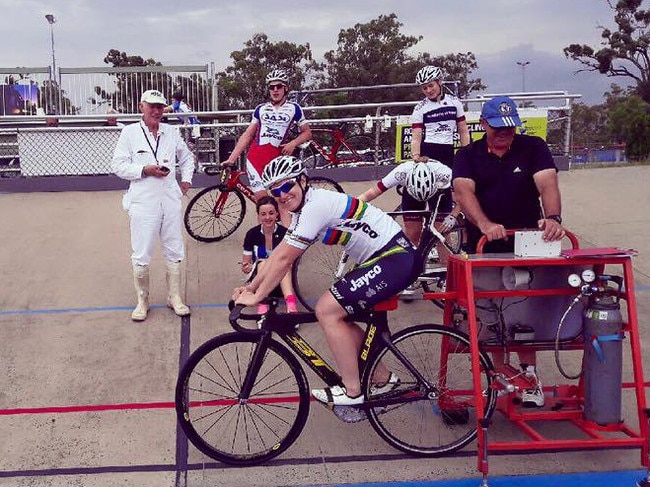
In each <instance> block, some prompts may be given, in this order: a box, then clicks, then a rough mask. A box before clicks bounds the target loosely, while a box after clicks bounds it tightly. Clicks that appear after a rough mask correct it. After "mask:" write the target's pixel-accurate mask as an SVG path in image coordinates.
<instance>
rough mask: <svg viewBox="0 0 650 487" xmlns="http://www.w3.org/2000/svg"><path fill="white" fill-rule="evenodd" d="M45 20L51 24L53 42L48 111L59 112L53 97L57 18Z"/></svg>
mask: <svg viewBox="0 0 650 487" xmlns="http://www.w3.org/2000/svg"><path fill="white" fill-rule="evenodd" d="M45 18H46V19H47V22H48V24H50V39H51V40H52V70H51V71H50V89H49V90H48V92H49V96H48V98H49V102H50V106H49V108H48V111H52V109H54V111H57V107H56V106H55V104H54V100H53V99H52V95H53V89H54V86H53V84H52V75H54V80H55V81H56V56H55V55H54V24H55V22H56V17H54V15H52V14H46V15H45Z"/></svg>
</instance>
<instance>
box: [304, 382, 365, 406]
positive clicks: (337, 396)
mask: <svg viewBox="0 0 650 487" xmlns="http://www.w3.org/2000/svg"><path fill="white" fill-rule="evenodd" d="M311 395H312V396H314V399H316V400H317V401H318V402H320V403H323V404H327V405H330V406H359V405H361V404H363V394H359V395H358V396H357V397H350V396H348V394H347V392H346V390H345V387H341V386H332V387H326V388H325V389H312V390H311Z"/></svg>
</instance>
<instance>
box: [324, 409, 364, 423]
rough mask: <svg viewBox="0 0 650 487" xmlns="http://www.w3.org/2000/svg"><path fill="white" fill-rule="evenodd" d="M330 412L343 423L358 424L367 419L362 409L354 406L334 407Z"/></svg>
mask: <svg viewBox="0 0 650 487" xmlns="http://www.w3.org/2000/svg"><path fill="white" fill-rule="evenodd" d="M332 412H333V413H334V414H335V415H336V417H337V418H339V419H340V420H341V421H343V422H345V423H358V422H359V421H364V420H366V419H368V417H367V416H366V413H365V411H364V410H363V409H360V408H357V407H354V406H334V407H333V408H332Z"/></svg>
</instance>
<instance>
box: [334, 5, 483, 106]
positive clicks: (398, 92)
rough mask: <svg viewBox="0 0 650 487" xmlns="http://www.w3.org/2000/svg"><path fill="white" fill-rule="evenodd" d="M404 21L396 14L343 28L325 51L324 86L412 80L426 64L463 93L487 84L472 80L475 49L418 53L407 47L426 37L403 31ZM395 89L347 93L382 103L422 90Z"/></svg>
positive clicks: (347, 98) (361, 100) (349, 99)
mask: <svg viewBox="0 0 650 487" xmlns="http://www.w3.org/2000/svg"><path fill="white" fill-rule="evenodd" d="M402 25H403V24H402V23H401V22H399V21H398V19H397V15H396V14H394V13H392V14H389V15H380V16H379V17H378V18H376V19H373V20H371V21H370V22H368V23H366V24H356V25H355V26H354V27H352V28H349V29H344V30H341V32H340V33H339V36H338V47H337V48H336V50H331V51H328V52H326V53H325V61H326V62H325V76H324V77H323V80H322V83H321V87H323V88H335V87H345V86H353V87H356V86H375V85H388V84H402V83H409V84H411V83H414V81H415V74H416V73H417V71H418V70H419V69H420V68H421V67H422V66H424V65H426V64H433V65H436V66H439V67H441V68H442V69H443V71H444V72H445V74H446V79H447V80H450V81H458V82H459V84H458V85H459V88H460V89H459V94H460V95H461V96H465V95H467V94H469V93H470V92H471V91H473V90H480V89H483V88H485V87H484V86H483V84H482V83H481V80H480V79H471V80H470V79H469V74H470V73H471V72H472V71H473V70H474V69H476V68H477V64H476V59H475V57H474V54H472V53H471V52H467V53H458V54H447V55H444V56H436V57H433V56H431V54H429V53H421V54H419V55H417V56H415V57H414V56H413V55H411V54H410V53H409V51H410V50H412V49H413V48H414V47H415V46H416V45H417V43H418V42H420V41H421V40H422V36H417V37H415V36H406V35H404V34H402V33H401V32H400V28H401V27H402ZM392 90H393V91H391V92H390V93H389V92H388V89H384V90H363V91H350V92H348V93H346V94H345V96H344V98H345V102H347V103H373V102H375V103H379V102H382V101H385V100H387V99H402V100H403V99H407V100H408V99H411V100H415V99H418V98H421V97H422V94H421V93H420V92H419V90H415V89H413V88H401V89H392ZM339 98H341V95H340V94H339ZM406 110H407V111H408V109H406Z"/></svg>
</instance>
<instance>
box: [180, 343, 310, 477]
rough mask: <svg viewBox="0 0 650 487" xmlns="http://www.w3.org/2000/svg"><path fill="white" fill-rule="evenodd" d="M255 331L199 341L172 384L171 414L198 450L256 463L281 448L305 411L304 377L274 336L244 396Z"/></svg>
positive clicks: (290, 439)
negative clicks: (242, 392) (174, 404)
mask: <svg viewBox="0 0 650 487" xmlns="http://www.w3.org/2000/svg"><path fill="white" fill-rule="evenodd" d="M259 340H260V337H259V335H247V334H246V335H244V334H242V333H229V334H226V335H222V336H218V337H215V338H212V339H211V340H209V341H207V342H206V343H204V344H203V345H201V346H200V347H199V348H198V349H197V350H196V351H195V352H194V353H193V354H192V355H191V356H190V358H189V359H188V361H187V363H186V364H185V366H184V367H183V369H182V370H181V374H180V376H179V377H178V382H177V384H176V398H175V403H176V414H177V417H178V421H179V423H180V425H181V427H182V428H183V431H184V432H185V434H186V435H187V437H188V439H189V440H190V441H191V442H192V443H193V444H194V446H196V447H197V448H198V449H199V450H201V451H202V452H203V453H205V454H206V455H208V456H209V457H211V458H214V459H215V460H219V461H220V462H224V463H228V464H232V465H245V466H248V465H256V464H259V463H263V462H266V461H268V460H270V459H272V458H274V457H276V456H278V455H280V454H281V453H282V452H284V451H285V450H286V449H287V448H289V447H290V446H291V445H292V444H293V442H294V441H295V440H296V439H297V438H298V436H299V435H300V433H301V431H302V429H303V427H304V426H305V423H306V422H307V416H308V414H309V397H310V396H309V390H308V386H307V378H306V376H305V373H304V371H303V370H302V368H301V367H300V364H299V363H298V361H297V360H296V358H295V357H294V356H293V355H292V354H291V353H290V352H289V351H288V350H287V349H286V348H285V347H284V346H282V345H281V344H279V343H278V342H276V341H275V340H270V341H269V342H268V349H267V350H266V353H265V354H264V359H263V360H264V361H263V363H262V365H261V368H260V370H259V372H258V373H257V377H256V378H255V380H254V386H253V389H252V391H251V393H250V395H249V396H248V398H246V399H241V398H240V391H241V388H242V384H243V381H244V379H245V377H246V372H247V371H248V369H249V368H250V366H251V360H252V357H253V355H254V351H255V349H256V347H257V346H258V342H259Z"/></svg>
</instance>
